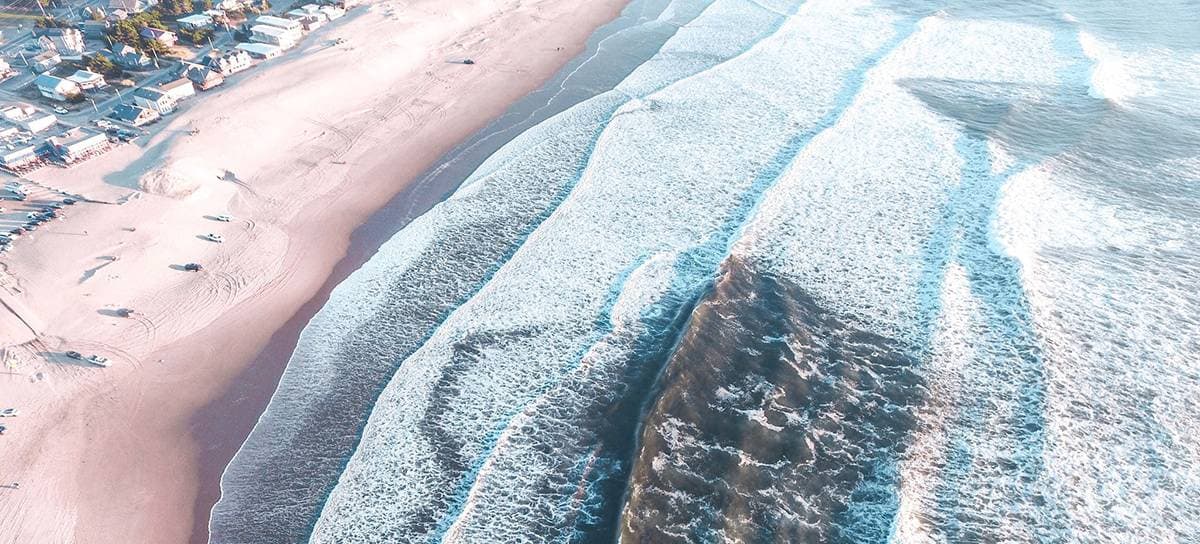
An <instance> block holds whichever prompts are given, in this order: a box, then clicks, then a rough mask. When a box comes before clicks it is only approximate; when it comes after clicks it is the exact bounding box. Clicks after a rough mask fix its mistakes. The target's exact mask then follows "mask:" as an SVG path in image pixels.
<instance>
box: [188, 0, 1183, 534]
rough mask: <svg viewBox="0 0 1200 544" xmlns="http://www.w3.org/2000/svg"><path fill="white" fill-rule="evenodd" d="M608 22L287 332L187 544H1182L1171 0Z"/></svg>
mask: <svg viewBox="0 0 1200 544" xmlns="http://www.w3.org/2000/svg"><path fill="white" fill-rule="evenodd" d="M626 15H627V17H626V18H625V19H623V22H621V23H619V24H618V25H617V26H614V27H611V28H609V29H608V30H605V31H602V32H601V34H599V35H598V37H597V39H596V40H594V41H593V46H594V47H593V48H592V49H590V50H589V52H588V53H586V54H585V55H584V56H583V57H581V58H580V59H579V60H577V61H576V62H574V63H572V65H570V66H568V67H567V69H566V70H565V71H564V74H563V76H562V77H561V78H559V79H557V80H556V82H552V84H551V85H548V87H547V88H546V89H543V91H541V92H540V94H539V95H537V96H539V97H541V98H539V100H541V102H542V103H545V104H546V105H547V106H546V107H545V108H532V109H522V110H520V111H518V112H514V113H513V114H512V115H516V116H518V117H521V119H523V120H527V121H528V124H527V125H521V126H520V128H519V130H520V134H519V135H517V136H515V137H513V138H511V139H509V140H508V141H507V143H504V144H503V145H500V144H499V142H495V143H494V145H493V147H489V148H486V149H487V152H488V154H487V156H486V159H483V158H482V157H480V160H478V161H477V162H475V163H471V166H472V167H473V170H471V171H470V173H469V174H464V175H462V176H461V185H460V187H459V189H458V190H457V191H456V192H454V193H453V194H452V195H451V196H449V197H448V198H447V199H446V200H445V201H444V202H442V203H441V204H439V205H437V206H435V207H434V208H433V209H432V210H430V211H429V212H427V213H425V214H423V215H421V216H420V217H418V218H416V219H415V220H413V221H412V222H411V223H409V224H408V225H407V226H405V227H404V228H403V229H402V230H401V231H400V232H399V233H397V234H396V236H395V237H394V238H393V239H392V240H390V241H389V242H388V243H387V244H386V245H384V247H382V248H381V249H380V251H379V253H378V254H377V255H375V256H374V257H373V258H372V259H371V260H370V262H369V263H367V264H366V265H365V266H364V267H363V268H362V269H360V270H359V271H357V272H355V273H354V274H353V275H352V276H351V277H350V278H349V279H347V280H346V282H345V283H343V284H342V285H341V286H339V287H338V288H337V289H336V290H335V292H334V293H333V295H332V296H331V298H330V301H329V303H328V304H327V306H326V307H325V308H323V309H322V310H321V311H320V312H319V313H318V314H317V316H315V317H314V318H313V320H312V322H311V323H310V324H309V325H308V327H307V328H306V329H305V331H304V333H303V334H302V336H301V339H300V342H299V345H298V346H297V349H296V352H295V354H294V356H293V358H292V360H291V361H290V363H289V366H288V369H287V371H286V373H285V375H284V377H283V380H282V381H281V384H280V387H279V389H278V391H277V392H276V394H275V396H274V397H273V399H272V401H271V404H270V406H269V407H268V409H267V412H266V413H265V414H264V415H263V417H262V418H261V419H260V421H259V424H258V426H257V427H256V428H255V430H254V432H253V433H252V435H251V436H250V438H249V439H248V440H247V442H246V445H245V446H244V447H243V448H242V450H241V451H240V452H239V454H238V455H237V456H236V457H235V459H234V460H233V462H232V463H231V465H230V467H229V468H228V469H227V471H226V473H225V475H224V478H223V480H222V492H223V494H222V498H221V501H220V502H219V503H218V504H217V506H216V507H215V508H214V510H213V514H212V519H211V523H210V526H211V533H212V536H211V538H212V541H213V542H218V543H224V542H229V543H235V542H298V541H311V542H331V543H333V542H337V543H341V542H500V543H508V542H514V543H516V542H613V541H621V542H885V541H887V542H891V541H894V542H913V543H916V542H1002V541H1003V542H1039V543H1041V542H1193V541H1200V470H1198V469H1197V467H1200V438H1197V431H1198V430H1200V424H1197V423H1196V418H1195V414H1196V413H1198V412H1200V247H1198V246H1197V241H1198V240H1200V236H1198V235H1200V232H1198V231H1200V226H1198V225H1200V223H1198V222H1197V219H1200V217H1198V216H1200V211H1198V210H1200V206H1198V204H1200V114H1198V113H1197V112H1198V111H1200V5H1198V4H1196V3H1195V2H1189V1H1186V0H1183V1H1176V2H1167V1H1156V2H1151V3H1140V4H1137V5H1133V4H1131V3H1127V2H1115V1H1091V2H1083V1H1066V0H1064V1H1044V2H996V1H994V0H993V1H990V2H984V1H978V2H967V1H961V2H932V1H931V2H898V1H896V2H893V1H875V2H872V1H868V0H809V1H807V2H791V1H785V0H775V1H766V0H760V1H749V0H693V1H687V0H673V1H671V0H662V1H659V2H635V3H633V4H631V6H630V8H629V9H628V10H627V12H626ZM572 78H576V79H575V81H586V82H587V83H586V84H582V85H576V86H575V87H571V86H570V82H571V81H573V80H572ZM556 86H557V87H556ZM568 89H573V90H568ZM546 97H549V98H548V99H547V98H546ZM556 100H557V102H556ZM522 112H526V113H528V115H525V113H522ZM555 112H557V113H555ZM511 132H516V129H513V130H511ZM489 134H498V133H496V132H489V133H488V134H485V135H482V136H481V137H478V138H476V139H475V140H473V141H472V142H481V141H485V140H487V139H488V138H489V137H490V136H488V135H489ZM504 139H508V138H507V136H505V137H504ZM493 140H495V138H493ZM472 145H474V143H472ZM481 145H482V144H481Z"/></svg>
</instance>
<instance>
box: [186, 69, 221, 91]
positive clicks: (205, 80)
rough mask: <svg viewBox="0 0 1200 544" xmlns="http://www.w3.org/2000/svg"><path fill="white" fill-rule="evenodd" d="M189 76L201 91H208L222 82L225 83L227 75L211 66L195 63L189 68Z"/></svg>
mask: <svg viewBox="0 0 1200 544" xmlns="http://www.w3.org/2000/svg"><path fill="white" fill-rule="evenodd" d="M187 78H188V79H190V80H191V81H192V84H193V85H195V86H196V88H197V89H200V90H201V91H207V90H209V89H211V88H213V87H216V86H218V85H220V84H222V83H225V76H223V75H221V72H218V71H217V70H215V69H213V68H212V67H211V66H204V65H201V64H193V65H191V66H189V67H188V69H187Z"/></svg>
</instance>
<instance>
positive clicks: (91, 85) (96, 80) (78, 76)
mask: <svg viewBox="0 0 1200 544" xmlns="http://www.w3.org/2000/svg"><path fill="white" fill-rule="evenodd" d="M67 81H74V82H75V84H76V85H79V88H80V89H83V90H85V91H89V90H92V89H99V88H101V87H104V86H106V85H108V82H106V81H104V76H102V75H100V74H97V73H96V72H92V71H90V70H75V73H74V74H71V75H70V76H67Z"/></svg>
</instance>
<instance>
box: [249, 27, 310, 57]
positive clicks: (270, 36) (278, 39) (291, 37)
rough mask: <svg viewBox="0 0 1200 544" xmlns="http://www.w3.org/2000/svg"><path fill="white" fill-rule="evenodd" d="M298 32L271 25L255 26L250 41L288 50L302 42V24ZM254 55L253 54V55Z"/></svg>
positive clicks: (251, 30)
mask: <svg viewBox="0 0 1200 544" xmlns="http://www.w3.org/2000/svg"><path fill="white" fill-rule="evenodd" d="M296 25H297V26H296V30H287V29H283V28H279V27H277V26H271V25H254V26H252V27H250V39H251V40H254V41H256V42H259V43H266V44H271V45H274V46H276V47H279V48H280V49H288V48H291V47H292V46H294V45H296V42H298V41H300V26H299V25H300V23H296ZM253 54H254V53H251V55H253Z"/></svg>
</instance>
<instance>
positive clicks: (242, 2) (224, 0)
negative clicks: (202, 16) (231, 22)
mask: <svg viewBox="0 0 1200 544" xmlns="http://www.w3.org/2000/svg"><path fill="white" fill-rule="evenodd" d="M248 5H250V2H249V0H218V1H217V2H213V7H214V8H217V9H221V10H224V11H237V10H239V9H242V8H244V7H246V6H248Z"/></svg>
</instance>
